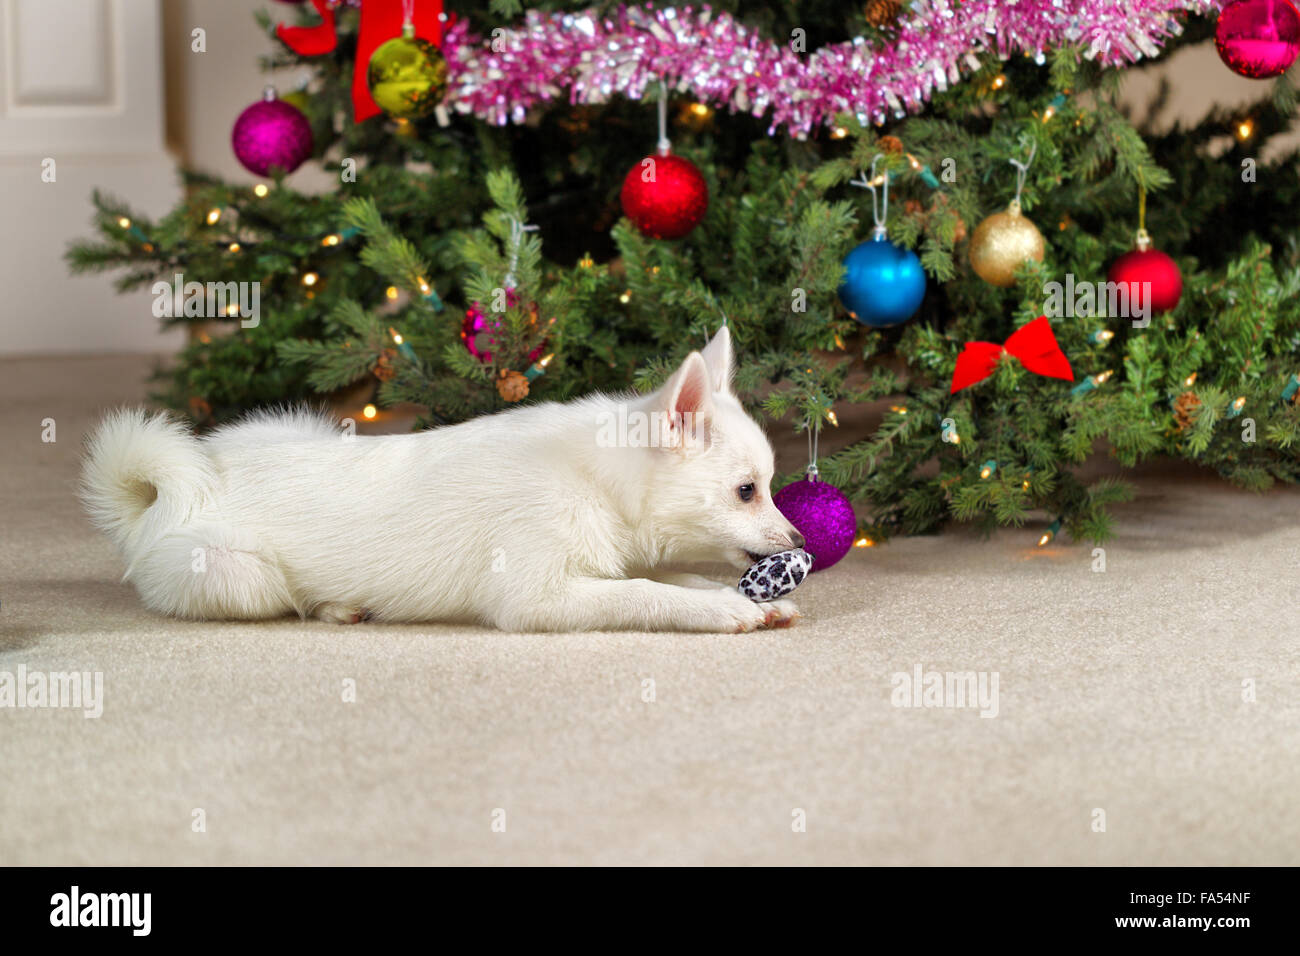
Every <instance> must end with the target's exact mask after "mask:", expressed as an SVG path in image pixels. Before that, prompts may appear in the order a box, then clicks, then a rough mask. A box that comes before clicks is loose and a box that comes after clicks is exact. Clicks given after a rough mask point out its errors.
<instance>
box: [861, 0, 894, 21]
mask: <svg viewBox="0 0 1300 956" xmlns="http://www.w3.org/2000/svg"><path fill="white" fill-rule="evenodd" d="M902 12H903V4H902V2H901V0H867V5H866V6H865V7H863V8H862V15H863V16H865V17H866V18H867V22H868V23H870V24H871V25H872V26H873V27H883V26H888V25H889V24H891V23H893V22H894V21H895V20H897V19H898V15H899V14H900V13H902Z"/></svg>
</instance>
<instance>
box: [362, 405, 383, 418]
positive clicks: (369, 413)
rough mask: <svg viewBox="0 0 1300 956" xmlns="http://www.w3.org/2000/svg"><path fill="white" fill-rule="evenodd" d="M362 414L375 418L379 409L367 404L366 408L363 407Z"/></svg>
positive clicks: (365, 416)
mask: <svg viewBox="0 0 1300 956" xmlns="http://www.w3.org/2000/svg"><path fill="white" fill-rule="evenodd" d="M361 414H362V416H363V417H364V418H374V417H375V416H376V415H378V414H379V409H377V408H375V406H374V405H367V406H366V407H365V408H363V409H361Z"/></svg>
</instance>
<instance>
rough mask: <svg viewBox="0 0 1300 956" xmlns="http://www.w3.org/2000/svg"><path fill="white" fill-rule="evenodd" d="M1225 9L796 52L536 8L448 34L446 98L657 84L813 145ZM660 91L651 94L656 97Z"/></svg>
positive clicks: (972, 25) (1129, 48)
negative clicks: (1019, 58)
mask: <svg viewBox="0 0 1300 956" xmlns="http://www.w3.org/2000/svg"><path fill="white" fill-rule="evenodd" d="M1225 2H1226V0H1121V2H1108V0H1019V2H1014V0H964V2H954V0H912V3H911V5H910V8H909V9H908V10H907V12H906V13H904V14H903V16H902V17H901V18H900V21H899V24H898V28H899V34H898V37H899V38H898V42H897V43H896V44H895V45H894V46H893V47H889V48H885V49H873V48H872V47H871V46H869V45H868V44H867V43H866V42H865V41H864V40H863V39H862V38H861V37H859V38H857V39H855V40H854V41H852V42H850V43H840V44H835V45H833V46H827V47H823V48H822V49H820V50H817V51H816V52H814V53H811V54H807V53H796V52H794V50H793V49H792V43H785V44H778V43H774V42H772V41H771V40H767V39H764V38H763V37H762V36H760V35H759V33H758V32H757V31H756V30H754V29H752V28H750V27H747V26H745V25H744V24H742V23H740V22H739V21H737V20H736V19H735V18H734V17H732V16H730V15H728V14H726V13H714V12H713V11H712V10H710V9H709V8H708V7H707V6H706V7H702V8H701V9H700V10H698V11H697V10H694V9H692V8H691V7H684V8H681V9H676V8H663V9H654V8H651V7H648V6H647V7H620V8H619V9H618V11H617V12H616V13H614V14H613V15H612V16H611V17H609V18H606V19H599V18H597V17H596V16H595V15H593V14H591V13H590V12H583V13H567V14H559V13H551V14H542V13H539V12H537V11H529V12H528V14H527V15H526V17H525V22H524V25H523V26H522V27H520V28H518V29H514V30H505V31H501V32H498V33H497V34H496V36H495V37H494V38H492V39H491V40H488V41H486V42H481V41H479V40H478V38H476V37H473V36H471V34H470V32H469V27H468V24H467V23H466V22H465V21H464V20H461V21H459V22H457V23H456V24H455V25H454V26H453V27H452V28H451V30H450V31H449V32H448V34H447V37H446V50H447V55H448V64H449V66H450V67H451V74H452V94H451V101H452V103H453V104H454V108H455V109H456V110H457V111H459V112H462V113H473V114H474V115H476V116H479V117H481V118H483V119H485V120H487V121H489V122H492V123H496V124H498V125H505V124H506V123H508V122H511V121H513V122H516V123H519V122H523V120H524V117H525V115H526V113H527V111H528V109H529V108H531V107H533V106H536V105H537V104H539V103H543V102H545V101H547V100H552V99H556V98H558V97H560V96H562V95H563V94H564V93H565V92H566V91H567V93H568V99H569V102H570V103H575V104H577V103H583V104H587V103H603V102H605V101H606V100H608V99H609V98H610V97H611V96H613V95H616V94H618V95H622V96H626V97H629V98H631V99H640V98H641V97H643V96H644V95H645V94H646V91H647V89H648V88H652V87H655V86H657V84H658V81H659V80H661V79H662V80H663V81H664V82H665V83H667V84H668V86H669V87H670V88H672V89H676V90H677V91H678V92H681V93H688V94H689V95H690V96H692V97H694V98H695V99H696V100H698V101H700V102H704V103H709V104H711V105H713V106H719V107H726V108H729V109H732V110H735V111H742V112H749V113H752V114H753V115H755V116H761V115H763V114H764V113H766V112H768V111H769V110H770V111H771V126H770V127H769V132H775V131H776V130H777V128H779V127H782V126H784V127H786V128H787V129H788V130H790V131H791V132H792V133H793V134H795V135H796V136H798V137H800V138H802V137H804V136H806V135H807V134H808V133H809V131H811V130H812V128H813V127H814V126H817V125H822V124H827V123H830V122H831V121H832V120H833V118H834V116H835V114H837V113H850V114H853V115H855V116H856V117H857V118H858V119H859V121H860V122H862V123H864V124H865V123H877V124H879V123H883V122H884V121H885V120H886V119H888V118H889V117H891V116H892V117H896V118H897V117H902V116H905V115H907V114H908V113H909V112H915V111H916V110H919V109H920V108H921V107H922V106H923V105H924V103H925V101H926V100H927V99H929V97H930V96H931V95H932V94H933V93H934V91H935V90H939V91H943V90H946V89H947V88H948V87H949V85H951V84H954V83H957V82H959V81H960V80H961V74H962V68H963V67H965V68H966V69H967V70H974V69H976V68H978V65H979V64H978V60H977V59H976V57H977V55H978V54H981V53H986V52H990V51H992V52H994V53H996V54H997V55H998V56H1000V57H1002V58H1004V59H1005V58H1007V57H1010V56H1012V55H1014V54H1016V53H1028V54H1029V55H1031V56H1034V57H1035V58H1037V59H1038V61H1039V62H1043V57H1044V55H1045V54H1046V53H1047V52H1048V51H1050V50H1052V49H1054V48H1056V47H1058V46H1060V45H1062V44H1066V43H1070V44H1080V45H1082V47H1083V49H1084V55H1085V56H1086V57H1087V58H1089V59H1094V58H1095V59H1097V60H1099V61H1101V62H1102V63H1105V64H1107V65H1109V66H1120V65H1123V64H1126V63H1131V62H1135V61H1136V60H1138V59H1140V58H1141V57H1142V56H1144V55H1145V56H1155V55H1157V53H1158V52H1159V43H1160V41H1161V40H1162V39H1163V38H1164V37H1167V36H1171V35H1176V34H1178V33H1180V32H1181V27H1180V25H1179V23H1178V21H1177V20H1176V18H1175V15H1176V14H1178V13H1182V12H1192V13H1206V12H1209V11H1211V10H1217V9H1218V8H1220V7H1222V6H1224V4H1225ZM651 92H652V93H653V89H651Z"/></svg>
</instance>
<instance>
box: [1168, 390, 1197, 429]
mask: <svg viewBox="0 0 1300 956" xmlns="http://www.w3.org/2000/svg"><path fill="white" fill-rule="evenodd" d="M1200 407H1201V400H1200V399H1199V398H1197V397H1196V394H1195V393H1194V392H1183V394H1181V395H1179V396H1178V397H1177V398H1176V399H1174V421H1175V422H1176V423H1177V424H1178V430H1179V431H1180V432H1185V431H1187V429H1189V428H1191V427H1192V424H1193V423H1194V422H1195V421H1196V413H1197V412H1198V411H1199V410H1200Z"/></svg>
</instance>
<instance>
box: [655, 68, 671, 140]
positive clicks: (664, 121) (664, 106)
mask: <svg viewBox="0 0 1300 956" xmlns="http://www.w3.org/2000/svg"><path fill="white" fill-rule="evenodd" d="M656 148H657V149H658V150H659V155H660V156H667V155H668V153H669V152H670V151H671V150H672V148H673V144H672V143H671V142H670V141H669V139H668V86H667V84H665V83H664V81H663V80H662V79H660V80H659V142H658V144H656Z"/></svg>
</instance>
